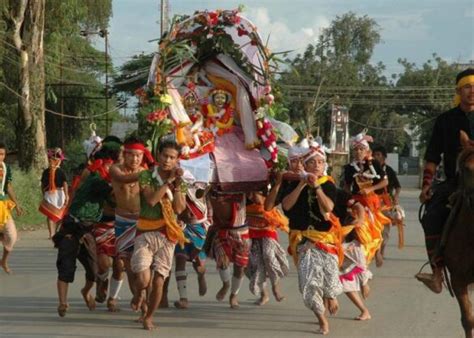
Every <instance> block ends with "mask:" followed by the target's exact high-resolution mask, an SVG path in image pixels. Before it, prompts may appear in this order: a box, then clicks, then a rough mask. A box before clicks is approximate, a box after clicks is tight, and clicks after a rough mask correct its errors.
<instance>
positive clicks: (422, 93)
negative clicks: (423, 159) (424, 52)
mask: <svg viewBox="0 0 474 338" xmlns="http://www.w3.org/2000/svg"><path fill="white" fill-rule="evenodd" d="M398 62H399V63H400V64H401V65H402V66H403V71H402V72H401V73H400V74H398V75H394V80H395V88H396V89H404V90H403V91H400V92H399V93H398V96H396V99H397V101H398V102H399V104H398V105H397V107H396V109H397V111H398V112H400V114H403V115H405V116H406V117H407V118H408V119H409V120H410V121H411V125H412V126H413V127H414V128H415V127H417V128H416V129H415V131H416V133H417V134H418V136H419V139H420V148H421V149H423V148H424V147H425V145H426V143H427V142H428V140H429V137H430V135H431V131H432V129H433V125H434V121H435V118H436V117H437V116H438V115H439V114H440V113H442V112H443V111H446V110H448V109H449V108H451V107H452V106H453V98H454V94H455V91H454V88H455V78H456V74H457V73H458V72H459V71H460V69H459V68H458V66H457V65H456V64H454V63H449V62H447V61H446V60H443V59H442V58H441V57H439V56H438V55H436V54H433V57H432V59H429V60H427V61H426V62H425V63H423V64H422V65H421V66H420V67H418V66H417V65H416V64H414V63H411V62H409V61H408V60H407V59H399V60H398ZM413 103H416V105H414V104H413Z"/></svg>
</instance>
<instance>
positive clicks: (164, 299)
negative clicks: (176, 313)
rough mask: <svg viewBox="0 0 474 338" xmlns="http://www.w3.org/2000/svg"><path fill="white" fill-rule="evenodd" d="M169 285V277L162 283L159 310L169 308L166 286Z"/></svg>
mask: <svg viewBox="0 0 474 338" xmlns="http://www.w3.org/2000/svg"><path fill="white" fill-rule="evenodd" d="M169 285H170V276H168V277H166V279H164V282H163V294H162V296H161V297H160V305H159V308H160V309H167V308H169V307H170V304H169V302H168V286H169Z"/></svg>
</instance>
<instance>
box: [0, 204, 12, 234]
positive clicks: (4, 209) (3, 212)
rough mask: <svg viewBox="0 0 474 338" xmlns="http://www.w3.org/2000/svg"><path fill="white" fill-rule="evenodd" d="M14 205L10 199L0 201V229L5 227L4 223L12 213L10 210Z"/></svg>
mask: <svg viewBox="0 0 474 338" xmlns="http://www.w3.org/2000/svg"><path fill="white" fill-rule="evenodd" d="M15 206H16V204H15V202H13V201H12V200H10V199H6V200H4V201H0V231H2V230H3V228H4V227H5V224H6V223H7V221H8V219H9V218H10V217H11V215H12V213H11V211H12V210H13V208H15Z"/></svg>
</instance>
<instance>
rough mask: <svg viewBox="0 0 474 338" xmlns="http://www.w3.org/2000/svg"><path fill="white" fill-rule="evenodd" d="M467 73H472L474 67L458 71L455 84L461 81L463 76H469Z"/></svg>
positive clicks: (473, 73)
mask: <svg viewBox="0 0 474 338" xmlns="http://www.w3.org/2000/svg"><path fill="white" fill-rule="evenodd" d="M469 75H474V68H468V69H464V70H463V71H462V72H460V73H459V74H458V75H456V84H457V83H458V82H459V81H461V79H462V78H463V77H466V76H469Z"/></svg>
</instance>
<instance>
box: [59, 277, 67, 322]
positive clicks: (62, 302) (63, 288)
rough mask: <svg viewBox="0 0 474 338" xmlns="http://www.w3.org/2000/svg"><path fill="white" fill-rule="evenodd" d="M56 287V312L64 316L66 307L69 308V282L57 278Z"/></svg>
mask: <svg viewBox="0 0 474 338" xmlns="http://www.w3.org/2000/svg"><path fill="white" fill-rule="evenodd" d="M56 287H57V289H58V298H59V305H58V314H59V316H60V317H64V316H65V315H66V312H67V309H68V308H69V304H68V302H67V291H68V287H69V283H66V282H63V281H61V280H59V279H58V280H57V282H56Z"/></svg>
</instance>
